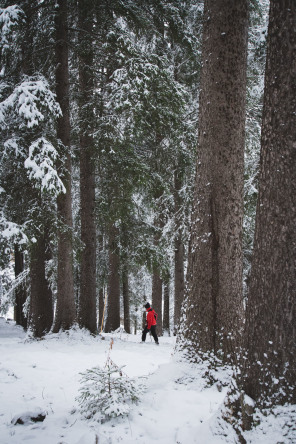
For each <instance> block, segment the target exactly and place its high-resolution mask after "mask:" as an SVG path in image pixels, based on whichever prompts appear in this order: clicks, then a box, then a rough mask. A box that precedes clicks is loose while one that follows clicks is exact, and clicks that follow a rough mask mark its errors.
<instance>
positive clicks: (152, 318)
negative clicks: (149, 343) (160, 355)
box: [142, 302, 159, 345]
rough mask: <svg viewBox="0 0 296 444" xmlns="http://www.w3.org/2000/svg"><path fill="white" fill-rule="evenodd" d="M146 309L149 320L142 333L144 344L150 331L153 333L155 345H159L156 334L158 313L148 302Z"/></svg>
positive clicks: (147, 319)
mask: <svg viewBox="0 0 296 444" xmlns="http://www.w3.org/2000/svg"><path fill="white" fill-rule="evenodd" d="M144 307H145V308H146V311H147V318H146V326H145V328H144V330H143V332H142V342H145V340H146V335H147V333H148V331H151V334H152V336H153V338H154V341H155V344H157V345H159V342H158V337H157V334H156V319H157V313H155V311H154V310H153V308H151V307H150V304H149V302H147V304H146V305H145V306H144Z"/></svg>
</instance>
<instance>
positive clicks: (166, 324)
mask: <svg viewBox="0 0 296 444" xmlns="http://www.w3.org/2000/svg"><path fill="white" fill-rule="evenodd" d="M162 327H163V330H164V331H167V332H168V333H169V332H170V287H169V282H166V283H165V284H164V288H163V325H162Z"/></svg>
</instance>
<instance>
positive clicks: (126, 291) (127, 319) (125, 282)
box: [122, 263, 131, 333]
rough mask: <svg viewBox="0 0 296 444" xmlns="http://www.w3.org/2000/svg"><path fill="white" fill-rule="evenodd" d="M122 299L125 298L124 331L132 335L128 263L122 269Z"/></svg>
mask: <svg viewBox="0 0 296 444" xmlns="http://www.w3.org/2000/svg"><path fill="white" fill-rule="evenodd" d="M122 297H123V318H124V330H125V331H126V332H127V333H130V332H131V324H130V303H129V280H128V266H127V264H126V263H124V264H123V267H122Z"/></svg>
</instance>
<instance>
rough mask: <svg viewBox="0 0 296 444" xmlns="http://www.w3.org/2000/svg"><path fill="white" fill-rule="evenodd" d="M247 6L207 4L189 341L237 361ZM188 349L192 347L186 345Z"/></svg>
mask: <svg viewBox="0 0 296 444" xmlns="http://www.w3.org/2000/svg"><path fill="white" fill-rule="evenodd" d="M247 9H248V1H247V0H236V1H233V0H206V1H205V5H204V35H203V47H202V54H203V55H202V57H203V65H202V76H201V95H200V120H199V137H198V152H197V171H196V183H195V194H194V205H193V214H192V226H191V239H190V251H189V265H188V295H187V303H186V311H185V314H186V323H185V326H184V332H183V334H182V335H181V337H180V339H181V340H179V344H180V345H181V346H182V342H183V343H184V341H185V346H186V349H187V351H188V352H189V353H190V354H191V355H192V356H193V357H194V356H196V357H197V356H198V355H199V354H202V353H203V352H205V353H207V352H208V351H212V352H214V353H215V354H216V355H218V354H219V356H221V357H222V358H223V359H224V361H228V360H229V359H231V357H232V356H233V347H235V346H236V345H237V343H238V340H239V337H240V329H241V325H242V317H243V304H242V220H243V174H244V139H245V132H244V127H245V100H246V99H245V96H246V54H247V24H248V11H247ZM183 345H184V344H183Z"/></svg>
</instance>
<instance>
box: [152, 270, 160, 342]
mask: <svg viewBox="0 0 296 444" xmlns="http://www.w3.org/2000/svg"><path fill="white" fill-rule="evenodd" d="M152 308H153V309H154V310H155V311H156V313H157V314H158V317H157V335H158V336H161V335H162V279H161V277H160V275H159V270H158V268H155V269H154V271H153V276H152Z"/></svg>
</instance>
